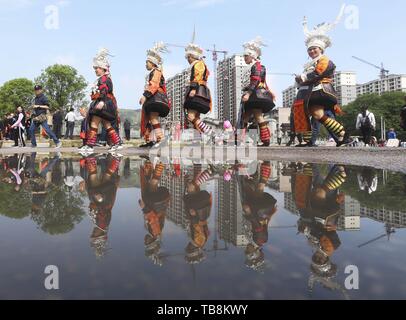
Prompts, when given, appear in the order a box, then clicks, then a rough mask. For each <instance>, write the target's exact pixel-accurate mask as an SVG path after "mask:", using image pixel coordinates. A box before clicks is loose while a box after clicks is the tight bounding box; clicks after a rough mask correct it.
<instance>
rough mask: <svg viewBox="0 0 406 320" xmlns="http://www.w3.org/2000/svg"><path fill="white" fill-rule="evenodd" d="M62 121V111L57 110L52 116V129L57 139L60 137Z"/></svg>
mask: <svg viewBox="0 0 406 320" xmlns="http://www.w3.org/2000/svg"><path fill="white" fill-rule="evenodd" d="M62 123H63V116H62V112H61V111H60V110H58V111H56V112H55V113H54V115H53V116H52V125H53V129H54V132H55V135H56V137H57V138H58V139H61V138H62Z"/></svg>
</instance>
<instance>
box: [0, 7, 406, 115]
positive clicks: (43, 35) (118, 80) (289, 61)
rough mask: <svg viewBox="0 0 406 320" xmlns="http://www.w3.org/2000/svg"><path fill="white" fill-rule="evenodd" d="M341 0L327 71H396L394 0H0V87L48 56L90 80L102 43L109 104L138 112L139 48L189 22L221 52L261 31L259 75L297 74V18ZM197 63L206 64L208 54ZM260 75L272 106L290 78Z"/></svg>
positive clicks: (329, 16)
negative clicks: (111, 91) (272, 96)
mask: <svg viewBox="0 0 406 320" xmlns="http://www.w3.org/2000/svg"><path fill="white" fill-rule="evenodd" d="M343 4H346V6H347V7H346V8H347V9H346V13H345V15H344V18H343V20H342V22H341V23H340V24H339V25H338V26H337V27H336V29H334V30H333V31H332V32H331V37H332V39H333V47H332V48H330V49H328V51H327V52H326V53H327V55H328V56H329V57H330V58H331V59H332V60H333V61H334V62H335V64H336V65H337V70H342V71H356V72H357V74H358V82H359V83H362V82H367V81H370V80H373V79H375V78H377V77H378V74H379V70H378V69H375V68H373V67H371V66H368V65H366V64H363V63H361V62H359V61H357V60H355V59H353V58H352V56H353V55H355V56H358V57H361V58H363V59H365V60H368V61H370V62H372V63H374V64H378V65H380V63H381V62H383V63H384V65H385V67H386V68H387V69H389V70H390V71H391V73H402V74H403V73H406V63H405V57H406V42H405V41H404V39H405V30H406V19H405V17H404V12H406V2H405V1H404V0H387V1H376V0H359V1H357V0H352V1H351V2H350V0H348V1H347V2H343V1H335V0H329V1H321V0H313V1H293V0H284V1H273V0H256V1H255V2H253V1H247V0H155V1H132V0H116V1H111V0H110V1H106V0H86V1H81V0H36V1H35V0H0V24H1V31H0V36H1V37H0V39H1V41H2V48H3V49H2V50H1V51H0V59H1V60H0V61H1V72H0V85H1V84H3V83H4V82H6V81H8V80H11V79H14V78H20V77H26V78H29V79H32V80H33V79H34V78H35V77H37V76H38V75H39V74H40V73H41V71H42V70H43V69H45V68H46V67H47V66H49V65H52V64H55V63H62V64H69V65H72V66H73V67H75V68H76V69H78V71H79V73H80V74H82V75H83V76H84V77H85V78H86V80H87V81H88V82H89V83H93V82H94V81H95V79H96V78H95V75H94V72H93V69H92V59H93V57H94V55H95V54H96V52H97V51H98V49H99V48H100V47H106V48H108V49H109V50H110V52H111V53H112V54H113V55H114V57H113V58H111V62H112V67H111V71H112V77H113V81H114V86H115V94H116V96H117V99H118V103H119V106H120V107H121V108H125V109H138V108H139V105H138V101H139V98H140V96H141V94H142V92H143V86H144V82H145V76H146V70H145V58H146V51H147V50H148V49H149V48H150V47H152V46H153V44H154V43H155V42H156V41H164V42H167V43H174V44H179V45H186V44H187V43H188V42H190V40H191V37H192V33H193V26H194V25H195V26H196V43H198V44H199V45H200V46H202V47H203V48H207V49H208V48H212V47H213V44H216V46H217V48H218V49H219V50H226V51H228V52H229V55H232V54H235V53H242V51H243V48H242V44H243V43H244V42H246V41H249V40H251V39H253V38H255V37H256V36H258V35H259V36H262V38H263V39H264V42H266V43H267V47H266V48H264V50H263V57H262V62H263V64H264V65H265V66H266V67H267V69H268V72H270V73H300V72H301V71H302V68H303V65H304V64H305V63H306V62H307V59H308V57H307V53H306V48H305V46H304V35H303V28H302V21H303V16H305V15H306V16H307V17H308V22H309V26H310V27H313V26H315V25H317V24H319V23H321V22H332V21H334V20H335V18H336V17H337V15H338V13H339V11H340V8H341V6H342V5H343ZM56 17H57V19H55V18H56ZM220 57H221V55H220ZM164 60H165V64H164V72H165V76H166V78H169V77H171V76H173V75H175V74H176V73H177V72H180V71H181V70H183V69H185V68H186V67H187V62H186V60H185V58H184V50H183V49H181V48H171V53H169V54H167V55H165V56H164ZM207 64H208V66H209V68H211V69H212V68H213V63H212V61H211V56H210V55H209V54H208V56H207ZM269 82H270V83H269V85H270V87H271V88H272V89H273V90H274V91H275V92H276V94H277V97H278V101H277V105H278V106H279V105H281V104H282V90H284V89H286V88H287V87H288V86H290V85H291V84H293V77H291V76H276V75H270V76H269ZM211 84H212V83H211Z"/></svg>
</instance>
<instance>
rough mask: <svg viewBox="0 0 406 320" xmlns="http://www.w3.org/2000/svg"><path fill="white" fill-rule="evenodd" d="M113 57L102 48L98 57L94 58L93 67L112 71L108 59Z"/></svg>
mask: <svg viewBox="0 0 406 320" xmlns="http://www.w3.org/2000/svg"><path fill="white" fill-rule="evenodd" d="M109 56H110V57H112V55H110V52H109V50H108V49H106V48H101V49H100V50H99V52H98V53H97V55H96V56H95V57H94V58H93V67H94V68H102V69H105V70H109V69H110V61H109V59H108V57H109Z"/></svg>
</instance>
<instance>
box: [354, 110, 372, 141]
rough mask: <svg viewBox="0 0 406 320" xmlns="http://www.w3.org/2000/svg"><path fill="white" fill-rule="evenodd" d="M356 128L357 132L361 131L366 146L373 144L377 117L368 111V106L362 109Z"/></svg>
mask: <svg viewBox="0 0 406 320" xmlns="http://www.w3.org/2000/svg"><path fill="white" fill-rule="evenodd" d="M356 128H357V130H361V133H362V137H363V140H364V143H365V146H367V147H368V146H369V145H370V144H371V139H372V134H373V132H374V131H375V129H376V120H375V115H374V114H373V113H372V112H369V111H368V106H363V107H362V108H361V113H360V114H359V115H358V118H357V124H356Z"/></svg>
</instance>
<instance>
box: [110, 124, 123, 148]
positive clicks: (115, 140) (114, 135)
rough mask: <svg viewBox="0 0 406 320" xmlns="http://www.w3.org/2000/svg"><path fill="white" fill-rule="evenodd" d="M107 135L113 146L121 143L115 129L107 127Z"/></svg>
mask: <svg viewBox="0 0 406 320" xmlns="http://www.w3.org/2000/svg"><path fill="white" fill-rule="evenodd" d="M107 135H108V138H109V139H110V142H111V143H112V144H113V145H114V146H115V145H118V144H120V143H121V139H120V136H119V135H118V134H117V132H116V130H114V128H109V129H108V130H107Z"/></svg>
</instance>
